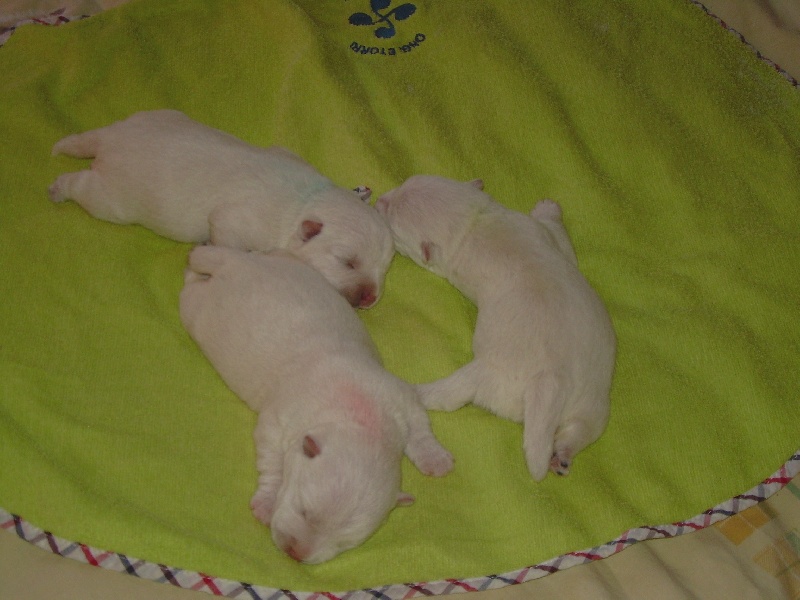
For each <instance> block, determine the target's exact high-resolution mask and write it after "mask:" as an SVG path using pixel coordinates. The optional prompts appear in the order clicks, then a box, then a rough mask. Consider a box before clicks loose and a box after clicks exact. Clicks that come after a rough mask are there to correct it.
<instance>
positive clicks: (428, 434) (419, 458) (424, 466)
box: [405, 401, 453, 477]
mask: <svg viewBox="0 0 800 600" xmlns="http://www.w3.org/2000/svg"><path fill="white" fill-rule="evenodd" d="M408 429H409V431H408V441H407V442H406V448H405V454H406V456H408V458H409V460H410V461H411V462H413V463H414V465H416V467H417V468H418V469H419V470H420V472H422V473H423V474H424V475H431V476H433V477H441V476H442V475H447V473H449V472H450V471H452V470H453V455H452V454H450V453H449V452H448V451H447V450H446V449H445V448H443V447H442V445H441V444H440V443H439V441H438V440H437V439H436V437H434V435H433V431H431V423H430V421H429V420H428V414H427V413H426V412H425V409H424V408H422V406H420V405H419V404H418V403H417V402H413V401H412V402H409V409H408Z"/></svg>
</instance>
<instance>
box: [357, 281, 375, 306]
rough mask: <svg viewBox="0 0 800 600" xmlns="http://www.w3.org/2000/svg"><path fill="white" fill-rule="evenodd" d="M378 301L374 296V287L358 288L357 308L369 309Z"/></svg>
mask: <svg viewBox="0 0 800 600" xmlns="http://www.w3.org/2000/svg"><path fill="white" fill-rule="evenodd" d="M377 300H378V297H377V296H376V295H375V286H372V285H369V286H364V287H362V288H360V292H359V295H358V308H369V307H370V306H372V305H373V304H375V302H376V301H377Z"/></svg>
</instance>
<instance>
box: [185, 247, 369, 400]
mask: <svg viewBox="0 0 800 600" xmlns="http://www.w3.org/2000/svg"><path fill="white" fill-rule="evenodd" d="M189 271H190V272H189V273H188V274H187V277H186V279H187V282H186V285H185V286H184V289H183V291H182V292H181V298H180V308H181V319H182V320H183V322H184V325H185V327H186V329H187V330H188V331H189V333H190V334H191V336H192V337H193V338H194V339H195V341H196V342H197V343H198V345H199V346H200V348H201V349H202V350H203V353H204V354H205V355H206V356H207V357H208V359H209V360H210V361H211V363H212V364H213V365H214V366H215V367H216V368H217V370H218V371H219V373H220V374H221V375H222V377H223V379H224V380H225V381H226V382H227V383H228V385H229V387H230V388H231V389H232V390H233V391H234V392H235V393H236V394H237V395H239V397H241V398H242V399H243V400H244V401H245V402H247V403H248V404H249V405H250V406H251V408H254V409H255V410H258V409H259V408H260V407H261V406H263V403H264V402H266V399H267V398H269V397H271V396H272V395H273V394H274V393H275V391H276V386H277V385H280V384H281V383H282V382H285V381H287V380H289V379H291V377H292V376H293V375H295V374H298V376H300V375H299V373H301V372H302V371H304V370H305V371H313V368H314V366H315V365H316V364H317V363H318V362H319V359H320V357H323V356H326V355H327V356H330V355H333V356H336V355H338V354H344V355H346V356H348V357H353V358H354V359H356V360H360V361H376V360H378V359H377V351H376V350H375V346H374V344H373V343H372V340H371V338H370V337H369V335H368V334H367V331H366V328H365V327H364V325H363V323H362V322H361V320H360V319H359V318H358V316H357V315H356V314H355V312H354V310H353V309H352V307H351V306H350V305H349V304H348V303H347V301H346V300H345V299H344V298H343V297H342V296H341V295H340V294H339V293H338V292H336V290H335V289H334V288H333V287H332V286H331V285H330V284H329V283H328V282H327V281H326V280H325V279H324V278H323V277H322V275H320V274H319V273H318V272H317V271H315V270H314V269H313V268H311V267H309V266H307V265H306V264H304V263H302V262H300V261H299V260H298V259H296V258H293V257H290V256H288V255H286V254H275V255H264V254H260V253H246V252H242V251H238V250H233V249H229V248H222V247H217V246H199V247H197V248H195V249H194V250H193V251H192V253H191V255H190V260H189Z"/></svg>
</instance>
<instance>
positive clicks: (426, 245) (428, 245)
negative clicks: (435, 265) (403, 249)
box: [420, 241, 439, 265]
mask: <svg viewBox="0 0 800 600" xmlns="http://www.w3.org/2000/svg"><path fill="white" fill-rule="evenodd" d="M420 252H421V253H422V262H424V263H425V264H426V265H427V264H428V263H430V262H431V261H432V260H434V259H435V258H436V256H437V254H438V252H439V246H437V245H436V244H434V243H433V242H427V241H426V242H422V243H421V244H420Z"/></svg>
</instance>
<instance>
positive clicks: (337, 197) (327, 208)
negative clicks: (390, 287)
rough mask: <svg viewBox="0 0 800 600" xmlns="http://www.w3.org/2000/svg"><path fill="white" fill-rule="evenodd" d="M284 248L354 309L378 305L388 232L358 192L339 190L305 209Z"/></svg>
mask: <svg viewBox="0 0 800 600" xmlns="http://www.w3.org/2000/svg"><path fill="white" fill-rule="evenodd" d="M289 249H290V250H291V251H292V253H294V254H295V255H296V256H298V257H299V258H301V259H303V260H304V261H305V262H307V263H308V264H310V265H311V266H312V267H314V268H315V269H317V270H318V271H319V272H320V273H322V275H324V276H325V278H326V279H327V280H328V281H330V282H331V284H333V286H334V287H335V288H336V289H337V290H339V292H340V293H341V294H342V295H343V296H344V297H345V298H347V300H348V301H349V302H350V304H352V305H353V306H355V307H357V308H369V307H370V306H372V305H373V304H375V302H377V301H378V298H380V295H381V292H382V290H383V280H384V277H385V276H386V271H387V270H388V268H389V263H390V262H391V260H392V255H393V254H394V244H393V242H392V234H391V232H390V231H389V228H388V227H387V226H386V223H385V222H384V221H383V220H382V219H381V217H380V215H378V213H377V212H376V211H375V209H374V208H373V207H372V206H370V205H369V204H366V203H365V201H362V200H361V199H359V194H358V193H356V192H353V191H348V190H343V189H340V188H335V189H333V190H331V191H330V192H328V193H326V194H324V195H322V196H320V197H319V198H317V199H315V200H314V201H313V202H312V203H311V204H310V205H309V206H308V208H307V209H306V211H305V212H304V214H303V217H302V220H301V222H300V225H299V226H298V229H297V231H296V232H295V235H294V237H293V239H292V241H291V243H290V247H289Z"/></svg>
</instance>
